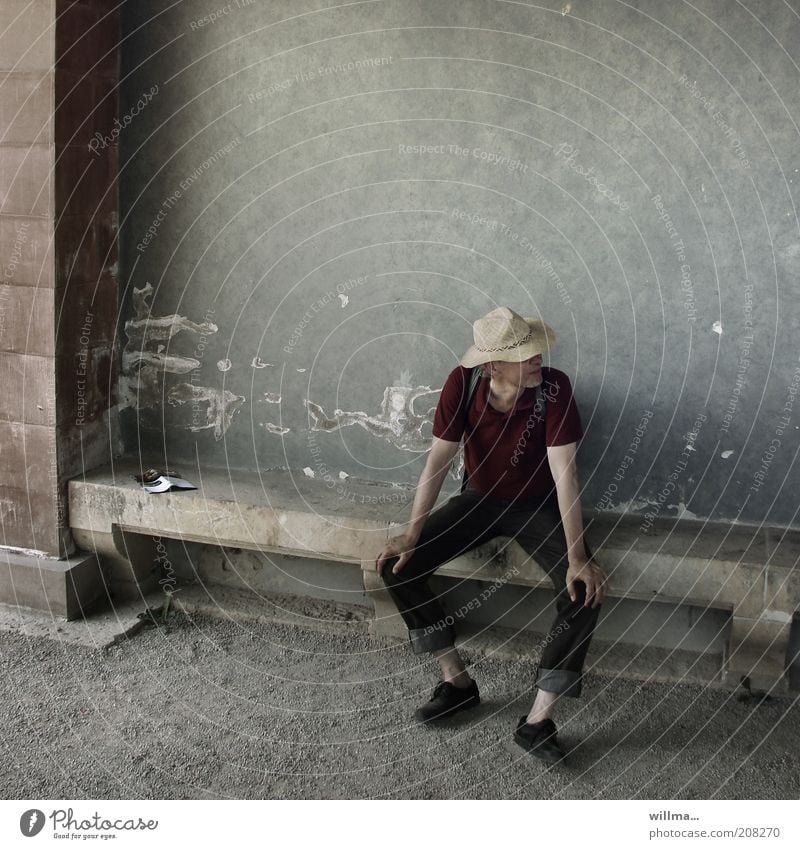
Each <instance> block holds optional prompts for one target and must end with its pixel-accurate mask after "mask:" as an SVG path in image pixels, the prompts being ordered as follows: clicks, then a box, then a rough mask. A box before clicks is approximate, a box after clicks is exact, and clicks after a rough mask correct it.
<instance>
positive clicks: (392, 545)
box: [375, 535, 416, 575]
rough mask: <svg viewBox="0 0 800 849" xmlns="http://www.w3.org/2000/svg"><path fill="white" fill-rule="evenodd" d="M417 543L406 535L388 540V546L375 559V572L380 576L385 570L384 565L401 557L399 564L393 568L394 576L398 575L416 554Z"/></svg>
mask: <svg viewBox="0 0 800 849" xmlns="http://www.w3.org/2000/svg"><path fill="white" fill-rule="evenodd" d="M415 545H416V543H414V542H412V541H411V540H410V539H408V537H406V536H405V535H401V536H399V537H392V538H391V539H389V540H387V542H386V545H384V547H383V548H382V549H381V550H380V553H379V554H378V556H377V557H376V558H375V571H376V572H378V574H380V573H381V570H382V569H383V564H384V563H385V562H386V561H387V560H389V559H390V558H392V557H399V558H400V559H399V560H398V561H397V563H395V564H394V566H392V574H394V575H396V574H397V573H398V572H399V571H400V570H401V569H402V568H403V567H404V566H405V565H406V563H407V562H408V560H409V558H410V557H411V555H412V554H413V553H414V548H415Z"/></svg>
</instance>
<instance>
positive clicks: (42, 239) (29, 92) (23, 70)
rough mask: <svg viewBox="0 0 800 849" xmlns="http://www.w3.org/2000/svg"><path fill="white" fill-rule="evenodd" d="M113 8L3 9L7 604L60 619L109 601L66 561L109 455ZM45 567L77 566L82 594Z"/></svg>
mask: <svg viewBox="0 0 800 849" xmlns="http://www.w3.org/2000/svg"><path fill="white" fill-rule="evenodd" d="M115 6H116V4H115V3H114V2H112V0H77V1H76V0H3V2H2V3H0V254H1V255H2V281H0V387H2V392H0V546H2V547H3V555H4V556H0V602H5V603H12V604H13V603H19V604H24V605H26V606H31V607H43V608H45V609H48V610H50V611H54V612H55V611H59V612H62V610H63V611H65V613H66V614H70V612H72V613H74V612H75V604H76V603H78V604H80V603H81V601H89V600H90V599H89V598H88V596H90V595H92V594H94V595H97V594H99V592H100V591H101V589H102V584H101V582H100V576H99V573H98V575H97V581H94V582H92V581H87V579H86V569H87V566H86V562H85V560H86V558H81V557H80V556H78V557H76V556H75V546H74V544H73V542H72V538H71V535H70V533H69V522H68V516H67V508H66V482H67V480H68V479H69V478H71V477H75V476H76V475H79V474H80V473H81V472H82V471H83V470H84V469H88V468H91V467H93V466H97V465H100V464H103V463H106V462H108V458H109V452H110V444H111V435H110V430H111V428H110V411H111V408H112V407H113V403H114V398H113V387H114V386H115V366H114V361H113V357H112V349H113V346H112V340H113V334H114V327H115V322H116V314H117V279H116V260H117V257H116V250H117V242H116V209H117V191H116V175H117V148H116V144H115V143H114V138H113V135H114V134H113V130H114V127H115V118H116V115H117V83H118V65H119V62H118V46H119V14H118V12H117V11H115ZM96 133H99V136H96V135H95V134H96ZM93 139H94V143H93V144H92V145H91V146H90V142H91V141H92V140H93ZM47 558H51V559H61V560H62V561H63V560H64V558H68V563H67V566H68V567H70V568H71V566H70V564H72V563H73V561H74V563H75V564H77V565H76V568H77V567H78V566H80V569H81V570H82V571H81V574H82V577H81V580H80V581H79V582H77V583H79V584H80V586H81V588H82V589H81V591H80V593H78V595H77V596H76V595H75V587H76V586H77V584H76V582H75V581H74V580H72V581H71V579H70V575H69V573H70V568H66V569H65V568H64V564H63V563H61V565H58V564H54V563H52V562H49V561H48V559H47ZM95 565H96V564H95ZM54 572H55V573H56V574H58V575H61V574H63V575H64V579H63V582H64V587H63V598H55V597H54V596H53V593H54V592H55V593H56V595H58V593H59V592H60V590H58V589H57V590H55V591H54V590H53V586H55V585H58V581H59V580H60V579H58V580H56V584H55V585H54V584H53V580H54V579H53V578H52V574H53V573H54ZM87 587H88V589H87ZM81 595H82V596H83V599H81Z"/></svg>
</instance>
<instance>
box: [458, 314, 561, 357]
mask: <svg viewBox="0 0 800 849" xmlns="http://www.w3.org/2000/svg"><path fill="white" fill-rule="evenodd" d="M525 321H526V322H527V323H528V326H529V327H530V329H531V338H530V339H529V340H528V341H527V342H524V343H523V344H521V345H519V346H517V347H515V348H510V349H508V350H506V351H481V350H480V349H479V348H477V347H476V346H475V345H470V347H469V348H468V349H467V353H466V354H464V356H463V357H462V358H461V361H460V362H461V365H462V366H464V368H474V367H475V366H479V365H482V364H483V363H491V362H498V361H499V362H505V363H521V362H523V361H524V360H529V359H530V358H531V357H535V356H536V355H537V354H543V353H544V352H545V351H549V350H550V349H551V348H552V347H553V345H555V342H556V334H555V332H554V331H553V328H552V327H550V326H549V325H547V324H545V323H544V322H543V321H542V320H541V319H538V318H528V317H525Z"/></svg>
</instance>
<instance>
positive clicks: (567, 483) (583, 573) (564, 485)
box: [547, 442, 607, 607]
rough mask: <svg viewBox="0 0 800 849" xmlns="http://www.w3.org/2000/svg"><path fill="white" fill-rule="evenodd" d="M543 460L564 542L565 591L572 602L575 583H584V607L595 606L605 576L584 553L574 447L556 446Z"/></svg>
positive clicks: (602, 595) (602, 593) (603, 589)
mask: <svg viewBox="0 0 800 849" xmlns="http://www.w3.org/2000/svg"><path fill="white" fill-rule="evenodd" d="M547 460H548V462H549V464H550V471H551V472H552V474H553V480H554V481H555V482H556V496H557V497H558V509H559V512H560V513H561V524H562V525H563V526H564V536H565V537H566V539H567V557H568V559H569V567H568V568H567V591H568V592H569V597H570V598H571V599H572V600H573V601H575V587H574V582H575V581H576V580H578V581H582V582H583V583H584V584H586V601H585V603H584V606H586V607H589V606H591V607H597V606H598V605H600V604H602V603H603V599H604V598H605V595H606V577H607V576H606V573H605V572H604V571H603V570H602V569H601V568H600V567H599V566H598V565H597V564H596V563H595V562H594V561H593V560H592V559H591V558H590V557H589V556H588V555H587V554H586V547H585V546H584V544H583V511H582V509H581V493H580V484H579V482H578V463H577V444H576V443H575V442H570V443H569V444H568V445H556V446H553V447H550V448H548V449H547Z"/></svg>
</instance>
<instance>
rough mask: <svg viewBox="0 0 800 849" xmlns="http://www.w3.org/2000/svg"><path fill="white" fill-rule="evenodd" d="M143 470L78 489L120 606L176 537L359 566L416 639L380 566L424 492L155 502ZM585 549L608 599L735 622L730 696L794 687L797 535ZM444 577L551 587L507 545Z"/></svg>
mask: <svg viewBox="0 0 800 849" xmlns="http://www.w3.org/2000/svg"><path fill="white" fill-rule="evenodd" d="M145 467H146V465H145ZM141 468H142V465H140V464H138V463H133V462H130V461H125V462H121V463H119V464H115V466H114V467H113V468H111V467H107V468H104V469H99V470H96V471H93V472H91V473H89V474H87V475H85V476H84V477H82V478H80V479H76V480H73V481H70V484H69V516H70V527H71V529H72V532H73V535H74V538H75V541H76V543H77V544H78V545H79V546H80V547H81V548H82V549H84V550H86V551H91V552H96V553H97V554H98V555H99V560H100V563H101V566H102V571H103V575H104V577H105V580H106V582H107V583H108V584H110V586H111V588H112V590H113V593H114V597H115V598H117V599H126V598H131V597H134V596H139V595H142V594H144V593H146V592H149V591H151V590H152V589H154V588H156V587H157V586H158V582H159V579H160V578H161V579H162V580H163V578H162V570H161V568H160V558H159V544H160V542H161V539H162V538H174V539H180V540H186V541H193V542H201V543H207V544H211V545H216V546H223V547H228V548H243V549H252V550H258V551H263V552H268V553H277V554H282V555H290V556H297V557H310V558H314V559H323V560H331V561H339V562H347V563H351V564H357V565H360V566H361V570H362V577H363V585H364V589H365V591H366V592H367V594H368V596H369V598H370V599H371V600H372V602H373V604H374V609H375V617H374V620H373V622H372V624H371V633H373V634H374V635H376V636H378V635H385V636H396V637H401V638H404V637H405V635H406V631H405V627H404V625H403V623H402V620H401V618H400V616H399V615H398V613H397V610H396V608H395V606H394V604H393V602H392V600H391V598H390V597H389V595H388V592H387V591H386V589H385V587H384V585H383V581H382V579H381V578H380V577H379V576H378V575H377V574H376V572H375V569H374V558H375V554H376V553H377V552H378V551H379V550H380V548H381V547H382V545H383V543H384V541H385V540H386V539H387V538H388V537H389V536H393V535H394V534H396V533H399V532H400V531H401V530H402V523H403V522H404V521H405V520H406V518H407V516H408V514H409V512H410V506H411V501H412V499H413V491H410V490H408V489H403V488H396V487H392V486H389V485H385V484H377V483H375V484H371V483H366V482H360V481H353V480H352V479H347V480H346V481H338V480H336V481H333V480H330V481H327V482H326V481H323V480H319V479H312V478H309V477H306V476H305V475H304V474H303V473H289V472H286V471H280V470H278V471H267V472H261V473H254V472H239V471H228V470H224V469H195V470H194V471H191V470H188V469H186V468H181V469H180V471H181V473H182V474H184V476H186V477H188V478H189V480H191V481H192V482H193V483H194V484H196V486H197V487H198V489H197V490H189V491H182V492H170V493H159V494H148V493H146V492H145V491H144V490H143V489H142V487H141V485H140V484H138V483H137V482H136V481H135V480H133V478H132V475H133V474H135V473H138V472H140V471H141ZM587 538H588V540H589V543H590V545H591V547H592V549H593V550H594V551H595V552H596V554H597V558H598V561H599V562H600V563H601V564H602V565H603V566H604V567H605V568H606V569H607V571H608V572H609V573H610V590H609V595H610V596H613V597H618V598H631V599H637V600H640V601H661V602H669V603H675V604H688V605H694V606H697V607H700V608H719V609H722V610H725V611H729V612H730V615H731V624H730V631H729V636H728V641H727V651H726V653H725V657H724V658H723V669H722V680H723V682H724V683H726V684H730V685H735V684H738V683H739V681H740V679H741V678H742V677H743V676H747V677H749V678H750V680H751V684H752V686H753V687H759V688H776V687H777V688H783V687H784V686H785V676H784V664H785V655H786V650H787V647H788V644H789V632H790V627H791V622H792V617H793V614H794V613H795V611H797V609H798V607H800V570H798V568H797V566H796V564H797V558H798V553H800V534H798V533H796V532H789V533H782V532H779V531H776V530H774V529H771V530H770V529H751V528H745V527H742V526H728V525H725V526H722V525H713V526H712V525H710V524H703V523H699V522H690V521H681V522H674V521H673V522H669V521H662V522H660V523H659V524H654V525H653V526H651V527H650V528H649V529H648V532H647V533H644V532H642V531H641V529H640V526H639V524H638V523H637V521H636V520H635V519H633V518H632V517H631V518H622V517H618V516H615V517H609V516H608V515H600V516H598V517H595V518H594V519H593V520H592V521H591V522H590V523H589V527H588V529H587ZM437 574H438V575H442V576H445V577H449V578H455V579H460V580H465V579H469V580H477V581H488V582H494V581H497V580H502V581H503V582H508V583H511V584H515V585H520V586H524V587H547V588H549V587H550V583H549V580H548V579H547V578H546V577H545V576H544V573H543V572H542V570H540V569H539V567H538V566H537V565H536V564H535V563H534V562H532V560H531V559H530V558H527V557H526V556H525V554H524V552H523V551H522V549H521V548H520V547H519V546H518V545H517V544H516V543H515V542H513V541H509V540H506V539H503V538H497V539H496V540H492V542H491V543H489V544H488V545H487V546H482V547H480V548H479V549H476V550H475V551H473V552H470V553H469V554H468V555H465V556H463V557H459V558H457V559H456V560H453V561H451V562H450V563H447V564H444V565H443V566H442V567H441V568H440V569H439V570H438V572H437Z"/></svg>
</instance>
